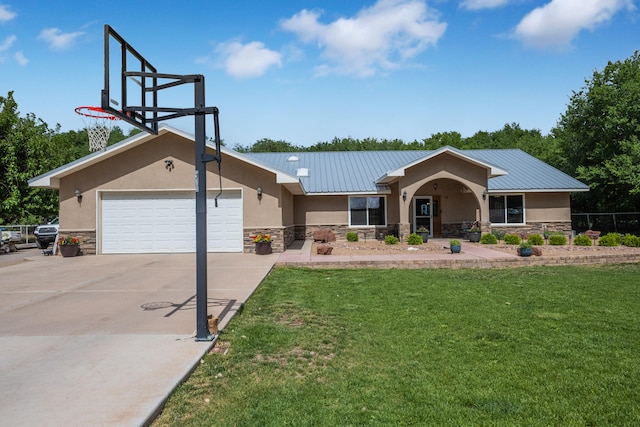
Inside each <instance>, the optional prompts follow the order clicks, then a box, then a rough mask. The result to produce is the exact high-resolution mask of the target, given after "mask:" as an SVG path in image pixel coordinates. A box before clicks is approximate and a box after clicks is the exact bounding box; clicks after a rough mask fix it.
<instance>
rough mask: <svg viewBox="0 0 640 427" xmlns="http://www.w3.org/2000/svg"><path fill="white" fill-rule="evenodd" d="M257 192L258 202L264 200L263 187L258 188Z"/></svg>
mask: <svg viewBox="0 0 640 427" xmlns="http://www.w3.org/2000/svg"><path fill="white" fill-rule="evenodd" d="M256 192H257V193H258V200H262V187H260V186H258V188H257V189H256Z"/></svg>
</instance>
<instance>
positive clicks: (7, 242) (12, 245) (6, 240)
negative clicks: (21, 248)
mask: <svg viewBox="0 0 640 427" xmlns="http://www.w3.org/2000/svg"><path fill="white" fill-rule="evenodd" d="M21 241H22V233H21V232H19V231H8V230H5V229H4V228H3V227H0V253H9V252H16V251H17V250H18V248H17V247H16V243H20V242H21Z"/></svg>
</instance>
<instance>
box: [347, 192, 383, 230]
mask: <svg viewBox="0 0 640 427" xmlns="http://www.w3.org/2000/svg"><path fill="white" fill-rule="evenodd" d="M349 221H350V225H386V224H387V216H386V210H385V198H384V197H379V196H374V197H350V198H349Z"/></svg>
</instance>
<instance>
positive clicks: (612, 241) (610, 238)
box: [598, 233, 622, 246]
mask: <svg viewBox="0 0 640 427" xmlns="http://www.w3.org/2000/svg"><path fill="white" fill-rule="evenodd" d="M621 242H622V236H620V233H607V234H605V235H604V236H601V237H600V240H598V246H620V243H621Z"/></svg>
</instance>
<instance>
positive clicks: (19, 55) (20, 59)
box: [13, 51, 29, 66]
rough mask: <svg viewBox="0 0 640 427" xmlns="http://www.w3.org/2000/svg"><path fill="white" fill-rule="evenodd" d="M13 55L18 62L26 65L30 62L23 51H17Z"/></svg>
mask: <svg viewBox="0 0 640 427" xmlns="http://www.w3.org/2000/svg"><path fill="white" fill-rule="evenodd" d="M13 57H14V58H15V59H16V61H17V62H18V64H20V65H22V66H25V65H27V64H28V63H29V60H28V59H27V57H26V56H24V54H23V53H22V51H18V52H16V53H15V54H14V55H13Z"/></svg>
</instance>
